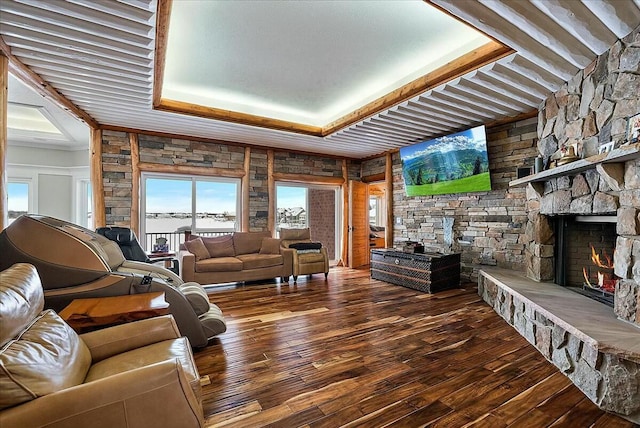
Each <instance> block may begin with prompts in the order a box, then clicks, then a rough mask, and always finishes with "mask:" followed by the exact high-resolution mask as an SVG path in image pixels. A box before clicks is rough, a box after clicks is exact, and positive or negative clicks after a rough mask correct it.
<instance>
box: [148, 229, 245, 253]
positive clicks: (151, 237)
mask: <svg viewBox="0 0 640 428" xmlns="http://www.w3.org/2000/svg"><path fill="white" fill-rule="evenodd" d="M233 232H234V230H233V229H215V230H198V231H196V232H193V233H192V232H191V231H184V232H153V233H145V234H144V240H143V242H142V245H143V246H144V248H145V250H147V251H151V250H153V245H154V244H155V243H156V241H157V239H158V238H165V239H166V240H167V244H168V245H169V251H174V252H177V251H179V249H180V244H183V243H184V241H186V240H187V239H188V237H189V236H191V235H198V236H222V235H229V234H231V233H233Z"/></svg>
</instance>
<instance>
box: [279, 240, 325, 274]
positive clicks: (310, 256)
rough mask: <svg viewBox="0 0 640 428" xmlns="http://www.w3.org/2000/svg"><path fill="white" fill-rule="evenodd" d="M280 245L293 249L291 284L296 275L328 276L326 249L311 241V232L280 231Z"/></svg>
mask: <svg viewBox="0 0 640 428" xmlns="http://www.w3.org/2000/svg"><path fill="white" fill-rule="evenodd" d="M280 240H281V241H280V245H281V246H283V247H285V248H291V249H293V250H294V251H293V283H294V284H295V283H296V282H297V280H298V275H312V274H314V273H324V278H325V280H326V279H327V276H328V275H329V256H328V255H327V249H326V248H325V247H323V246H322V244H321V243H319V242H314V241H312V240H311V232H310V230H309V228H306V229H280Z"/></svg>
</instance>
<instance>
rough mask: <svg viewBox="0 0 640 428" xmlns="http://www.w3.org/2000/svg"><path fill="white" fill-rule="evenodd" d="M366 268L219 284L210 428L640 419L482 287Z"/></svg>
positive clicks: (207, 368) (204, 371)
mask: <svg viewBox="0 0 640 428" xmlns="http://www.w3.org/2000/svg"><path fill="white" fill-rule="evenodd" d="M476 293H477V290H476V288H475V285H474V284H466V288H465V289H459V290H450V291H445V292H441V293H437V294H425V293H422V292H419V291H414V290H411V289H408V288H404V287H399V286H396V285H391V284H387V283H384V282H381V281H377V280H372V279H370V278H369V271H368V270H350V269H346V268H332V269H331V273H330V274H329V280H328V281H327V282H325V281H324V275H314V277H313V278H312V279H309V278H308V277H300V278H298V284H297V285H295V286H294V285H293V283H290V284H289V285H281V284H280V283H279V282H271V283H263V284H250V285H245V286H239V287H221V288H210V289H209V295H210V299H211V301H212V302H214V303H216V304H218V305H219V306H220V307H221V308H222V310H223V311H224V313H225V316H226V318H227V322H228V330H227V332H226V333H224V334H222V335H221V336H220V337H219V338H218V339H216V340H215V342H214V343H213V345H211V346H209V347H207V348H206V349H204V350H201V351H198V352H196V354H195V358H196V362H197V365H198V369H199V371H200V374H201V375H202V376H208V378H209V380H210V384H208V385H205V386H203V405H204V413H205V417H206V419H207V426H211V427H218V426H221V427H222V426H223V427H242V428H246V427H262V426H272V427H298V426H303V427H341V426H348V427H352V426H359V427H386V426H388V427H422V426H429V427H463V426H476V427H484V426H490V427H492V428H498V427H506V426H509V427H542V426H552V427H589V426H594V427H632V426H633V424H631V423H630V422H627V421H625V420H624V419H621V418H619V417H616V416H613V415H610V414H607V413H605V412H603V411H601V410H599V409H598V408H597V407H596V406H595V405H594V404H593V403H592V402H591V401H589V399H588V398H586V397H585V396H584V395H583V394H582V393H581V392H580V391H579V390H578V389H577V388H576V387H575V386H574V385H573V384H572V383H571V382H570V381H569V380H568V379H567V378H566V377H565V376H564V375H562V374H561V373H560V372H559V371H558V370H557V369H556V368H555V367H554V366H553V365H551V364H550V363H548V362H547V361H546V360H545V359H544V357H542V355H540V354H539V353H538V352H537V351H536V350H535V348H534V347H533V346H531V345H530V344H529V343H528V342H527V341H526V340H525V339H524V338H522V337H521V336H520V335H518V333H517V332H516V331H515V330H513V329H512V328H511V327H510V326H509V325H508V324H507V323H506V322H505V321H503V320H502V319H501V318H500V317H499V316H498V315H497V314H496V313H494V311H493V310H492V309H491V308H490V307H489V306H488V305H486V304H485V303H484V302H483V301H482V300H481V299H480V298H479V297H478V295H477V294H476Z"/></svg>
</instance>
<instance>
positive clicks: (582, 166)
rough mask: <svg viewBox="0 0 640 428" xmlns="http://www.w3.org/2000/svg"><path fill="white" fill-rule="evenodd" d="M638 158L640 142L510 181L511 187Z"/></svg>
mask: <svg viewBox="0 0 640 428" xmlns="http://www.w3.org/2000/svg"><path fill="white" fill-rule="evenodd" d="M638 158H640V142H639V143H635V144H628V145H626V146H621V147H618V148H617V149H613V150H612V151H610V152H608V153H602V154H599V155H594V156H591V157H588V158H584V159H579V160H577V161H576V162H572V163H570V164H567V165H562V166H559V167H557V168H554V169H548V170H544V171H542V172H540V173H538V174H533V175H530V176H528V177H524V178H520V179H516V180H513V181H510V182H509V187H517V186H524V185H526V184H528V183H535V182H542V181H546V180H549V179H552V178H556V177H561V176H566V175H576V174H577V173H579V172H582V171H586V170H588V169H596V167H597V166H598V165H599V164H608V163H621V162H626V161H628V160H632V159H638Z"/></svg>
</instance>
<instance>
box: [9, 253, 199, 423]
mask: <svg viewBox="0 0 640 428" xmlns="http://www.w3.org/2000/svg"><path fill="white" fill-rule="evenodd" d="M43 307H44V297H43V292H42V285H41V284H40V278H39V276H38V273H37V271H36V269H35V268H34V267H33V266H32V265H30V264H26V263H20V264H16V265H13V266H12V267H10V268H9V269H7V270H5V271H2V272H0V367H1V368H2V369H1V370H0V426H1V427H45V426H46V427H56V428H67V427H68V428H72V427H73V428H76V427H89V426H90V427H104V428H107V427H109V428H113V427H123V428H124V427H126V428H133V427H154V428H159V427H167V428H173V427H202V426H203V424H204V422H203V414H202V405H201V398H200V397H201V389H200V382H199V375H198V370H197V368H196V365H195V362H194V360H193V355H192V353H191V346H190V345H189V342H188V340H187V338H185V337H180V334H179V331H178V328H177V326H176V324H175V322H174V320H173V318H172V316H171V315H167V316H164V317H157V318H150V319H146V320H142V321H137V322H134V323H130V324H123V325H119V326H115V327H110V328H107V329H103V330H98V331H95V332H91V333H87V334H83V335H80V336H79V335H78V334H76V333H75V332H74V331H73V330H72V329H71V328H70V327H69V326H68V325H67V324H66V323H65V322H64V321H63V320H62V318H60V317H59V316H58V315H57V314H56V313H55V312H54V311H52V310H45V311H43Z"/></svg>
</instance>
